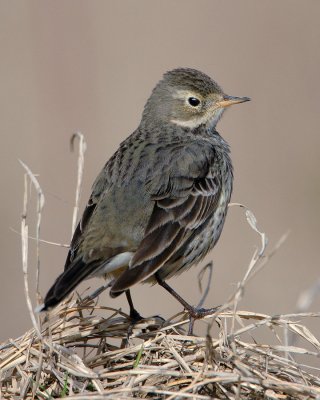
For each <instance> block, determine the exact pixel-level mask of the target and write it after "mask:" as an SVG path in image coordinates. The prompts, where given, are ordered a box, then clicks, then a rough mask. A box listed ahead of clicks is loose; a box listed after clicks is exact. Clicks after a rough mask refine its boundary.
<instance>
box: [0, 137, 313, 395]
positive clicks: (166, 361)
mask: <svg viewBox="0 0 320 400" xmlns="http://www.w3.org/2000/svg"><path fill="white" fill-rule="evenodd" d="M80 139H81V140H83V138H82V137H81V136H80ZM80 144H81V143H80ZM82 144H83V142H82ZM82 156H83V154H82ZM26 170H27V175H28V176H29V178H30V179H31V180H32V182H33V183H34V185H35V187H36V188H37V193H38V222H37V232H36V243H37V246H38V245H39V242H40V239H39V229H40V217H41V209H42V206H43V197H42V196H43V195H42V192H41V189H40V186H39V185H38V183H37V180H36V178H35V176H34V175H32V174H31V172H30V170H28V168H27V167H26ZM79 170H80V174H81V173H82V172H81V168H80V169H79ZM79 193H80V191H79ZM26 203H27V199H26V198H25V210H24V211H25V212H24V216H23V220H22V230H21V235H22V244H23V271H24V276H25V293H26V299H27V303H28V307H29V311H30V316H31V319H32V322H33V328H32V329H30V330H29V331H28V332H26V333H25V334H24V335H23V336H21V337H19V338H17V339H15V340H12V339H9V340H8V341H6V342H5V343H3V344H1V345H0V382H1V383H0V384H1V396H0V398H1V399H53V398H63V397H70V398H72V399H78V400H80V399H109V398H110V399H120V398H121V399H133V398H152V399H194V400H200V399H201V400H204V399H320V378H319V371H320V368H319V359H320V343H319V341H318V339H317V338H316V337H315V336H314V335H313V334H312V333H311V332H310V331H309V330H308V329H307V328H306V327H305V326H304V325H303V323H301V321H303V320H304V319H306V318H318V319H319V317H320V313H307V312H299V313H296V314H291V315H274V316H268V315H263V314H258V313H252V312H247V311H240V310H239V307H238V304H239V301H240V300H241V297H242V295H243V289H244V286H245V285H246V283H247V282H248V280H250V279H251V278H252V277H253V276H254V275H255V273H256V272H257V271H258V270H259V269H260V268H262V267H263V266H264V265H265V264H266V263H267V262H268V259H269V258H270V257H271V256H272V255H273V253H274V252H275V251H276V249H274V251H272V252H271V253H269V255H267V256H266V255H265V245H266V238H265V235H264V234H263V233H261V232H259V230H258V229H257V225H256V221H255V218H254V216H253V214H252V213H251V212H250V211H249V210H246V216H247V220H248V222H249V223H250V225H251V226H252V228H253V229H254V230H256V231H257V232H258V234H259V235H260V237H261V242H262V243H261V249H260V250H257V251H256V252H255V253H254V255H253V257H252V260H251V262H250V265H249V268H248V270H247V273H246V275H245V277H244V278H243V280H242V281H241V282H239V284H238V287H237V289H236V291H235V293H234V294H233V295H232V296H231V297H230V299H228V301H227V302H226V303H225V304H224V305H223V306H221V307H220V308H219V310H217V312H216V313H215V314H213V315H211V316H209V317H207V318H205V320H204V322H203V323H206V324H207V334H206V336H203V337H199V336H190V335H188V334H187V333H186V332H187V325H188V318H187V315H186V314H185V313H184V312H182V313H180V314H178V315H175V316H173V317H172V318H171V319H170V320H167V321H164V320H162V319H161V318H157V317H154V318H150V319H145V320H142V321H141V322H140V323H138V324H135V325H132V324H131V321H130V319H129V317H128V315H126V314H125V313H123V312H122V311H120V310H116V309H112V308H109V307H103V306H102V305H100V304H99V296H98V294H99V291H96V292H95V293H93V294H90V293H88V294H87V296H86V297H84V298H78V297H77V298H76V296H75V295H74V296H73V297H71V298H69V299H68V300H67V301H66V302H64V303H62V304H61V305H59V306H58V307H57V308H55V309H54V310H53V311H51V312H50V313H48V314H47V315H45V316H42V315H41V316H39V315H37V314H35V313H34V312H33V307H32V305H31V300H30V295H29V290H28V263H27V258H28V251H27V250H28V229H27V228H28V226H27V222H26ZM76 204H77V203H76ZM75 209H76V208H75ZM74 220H75V218H74ZM280 244H281V243H279V244H278V245H280ZM39 265H40V264H39V263H38V266H39ZM209 270H210V269H209ZM208 282H209V280H208ZM209 286H210V285H209V284H207V286H206V289H205V290H204V294H203V298H202V301H201V302H203V301H204V298H205V296H206V294H207V293H208V290H209ZM309 295H310V292H309ZM309 300H310V298H309ZM263 331H267V332H269V336H268V337H270V340H268V342H267V343H261V340H260V341H259V340H258V339H257V338H256V337H257V336H258V337H260V336H261V332H263Z"/></svg>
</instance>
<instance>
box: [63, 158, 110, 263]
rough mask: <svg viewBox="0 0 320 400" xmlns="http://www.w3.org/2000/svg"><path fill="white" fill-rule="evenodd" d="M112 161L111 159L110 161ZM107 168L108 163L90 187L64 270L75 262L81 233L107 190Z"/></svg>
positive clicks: (108, 177)
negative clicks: (87, 199)
mask: <svg viewBox="0 0 320 400" xmlns="http://www.w3.org/2000/svg"><path fill="white" fill-rule="evenodd" d="M111 160H112V159H111ZM109 179H110V176H109V168H108V163H107V164H106V165H105V166H104V168H103V169H102V171H101V172H100V174H99V175H98V177H97V179H96V180H95V182H94V184H93V186H92V193H91V196H90V198H89V201H88V203H87V204H86V207H85V209H84V212H83V214H82V217H81V219H80V221H79V223H78V225H77V227H76V229H75V231H74V233H73V236H72V240H71V243H70V248H69V252H68V256H67V259H66V262H65V266H64V269H65V270H66V269H68V268H69V267H70V266H71V264H72V262H73V261H74V260H75V258H76V255H77V251H78V248H79V245H80V243H81V241H82V238H83V232H84V231H85V229H86V227H87V226H88V223H89V221H90V219H91V217H92V215H93V212H94V210H95V209H96V207H97V204H98V202H99V200H100V198H101V195H102V193H103V192H104V191H105V190H106V189H107V188H108V182H109Z"/></svg>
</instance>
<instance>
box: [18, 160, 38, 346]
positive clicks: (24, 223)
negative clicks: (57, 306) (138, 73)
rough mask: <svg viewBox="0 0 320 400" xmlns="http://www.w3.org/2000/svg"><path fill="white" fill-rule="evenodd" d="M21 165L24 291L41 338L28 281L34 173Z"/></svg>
mask: <svg viewBox="0 0 320 400" xmlns="http://www.w3.org/2000/svg"><path fill="white" fill-rule="evenodd" d="M20 162H21V161H20ZM21 165H22V166H23V167H24V169H25V170H26V174H25V176H24V196H23V212H22V219H21V245H22V270H23V277H24V292H25V297H26V301H27V306H28V310H29V314H30V317H31V321H32V324H33V326H34V329H35V331H36V333H37V335H38V336H39V338H42V336H41V333H40V329H39V326H38V323H37V320H36V317H35V315H34V312H33V307H32V302H31V299H30V295H29V283H28V225H27V221H26V220H27V205H28V177H29V178H30V179H31V176H33V177H34V175H33V174H32V172H31V171H30V169H29V168H28V167H27V166H26V165H25V164H23V163H22V162H21ZM34 179H35V178H34Z"/></svg>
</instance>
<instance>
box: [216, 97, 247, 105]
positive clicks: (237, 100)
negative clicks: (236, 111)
mask: <svg viewBox="0 0 320 400" xmlns="http://www.w3.org/2000/svg"><path fill="white" fill-rule="evenodd" d="M250 100H251V99H250V98H249V97H235V96H228V95H227V94H225V95H223V98H222V100H220V101H218V102H217V103H216V105H217V106H218V107H219V108H225V107H229V106H232V105H233V104H238V103H244V102H245V101H250Z"/></svg>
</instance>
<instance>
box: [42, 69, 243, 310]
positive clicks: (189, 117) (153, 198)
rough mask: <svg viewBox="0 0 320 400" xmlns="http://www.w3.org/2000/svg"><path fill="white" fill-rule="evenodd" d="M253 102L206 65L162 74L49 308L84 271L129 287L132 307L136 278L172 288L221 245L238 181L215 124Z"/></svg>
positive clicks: (102, 183) (115, 159) (117, 289)
mask: <svg viewBox="0 0 320 400" xmlns="http://www.w3.org/2000/svg"><path fill="white" fill-rule="evenodd" d="M247 100H249V99H248V98H246V97H242V98H237V97H231V96H227V95H225V94H224V93H223V91H222V89H221V88H220V87H219V86H218V85H217V84H216V83H215V82H214V81H213V80H212V79H211V78H210V77H208V76H207V75H205V74H203V73H202V72H200V71H196V70H193V69H187V68H180V69H175V70H173V71H170V72H167V73H166V74H165V75H164V76H163V79H162V80H161V81H160V82H159V83H158V84H157V86H156V87H155V88H154V90H153V92H152V94H151V96H150V98H149V99H148V101H147V103H146V105H145V108H144V112H143V115H142V120H141V123H140V125H139V127H138V129H137V130H136V131H135V132H134V133H133V134H132V135H131V136H129V137H128V138H127V139H126V140H125V141H124V142H122V143H121V145H120V147H119V149H118V150H117V151H116V153H115V154H114V155H113V156H112V157H111V159H110V160H109V161H108V162H107V163H106V164H105V166H104V168H103V169H102V171H101V173H100V174H99V176H98V177H97V179H96V181H95V183H94V185H93V190H92V194H91V197H90V200H89V202H88V205H87V207H86V209H85V211H84V214H83V217H82V219H81V221H80V223H79V225H78V227H77V229H76V231H75V233H74V236H73V239H72V242H71V246H70V251H69V254H68V257H67V260H66V264H65V270H64V272H63V273H62V274H61V275H60V276H59V277H58V278H57V280H56V281H55V283H54V285H53V286H52V288H51V289H50V290H49V292H48V294H47V295H46V297H45V300H44V305H43V309H44V310H47V309H49V308H51V307H53V306H55V305H56V304H58V303H59V302H60V301H61V300H62V299H64V298H65V297H66V296H67V295H68V294H69V293H70V292H71V291H72V290H73V289H75V287H76V286H77V285H78V284H79V283H80V282H81V281H82V280H84V279H85V278H88V277H92V276H105V277H106V278H108V279H111V280H113V282H112V286H111V292H110V293H111V295H112V296H116V295H117V294H119V293H121V292H123V291H126V293H127V295H128V299H129V304H130V309H131V311H133V313H134V312H135V310H134V309H133V306H132V303H130V301H131V297H130V294H129V292H128V289H129V288H130V287H131V286H132V285H134V284H136V283H138V282H150V283H155V282H158V283H160V284H161V285H162V286H164V287H165V288H166V289H167V290H170V291H171V290H172V289H170V287H169V289H168V285H167V284H166V283H165V282H164V281H165V280H166V279H168V278H170V277H171V276H173V275H176V274H179V273H181V272H183V271H185V270H186V269H188V268H189V267H191V266H192V265H194V264H196V263H198V262H199V261H200V260H201V259H202V258H203V257H204V256H205V255H206V254H207V253H208V251H209V250H210V249H212V248H213V247H214V245H215V243H216V242H217V240H218V239H219V237H220V234H221V231H222V228H223V224H224V221H225V217H226V213H227V206H228V203H229V200H230V196H231V192H232V183H233V175H232V163H231V160H230V156H229V146H228V144H227V143H226V142H225V140H224V139H223V138H222V137H221V136H220V135H219V134H218V132H217V131H216V130H215V126H216V124H217V122H218V120H219V118H220V117H221V115H222V112H223V110H224V109H225V107H227V106H229V105H231V104H235V103H240V102H244V101H247ZM172 291H173V290H172ZM175 297H177V298H178V300H179V301H180V299H179V295H176V296H175ZM182 304H183V305H185V304H187V303H185V302H183V300H182ZM189 311H190V312H191V306H190V309H189ZM195 315H196V314H195Z"/></svg>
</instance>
